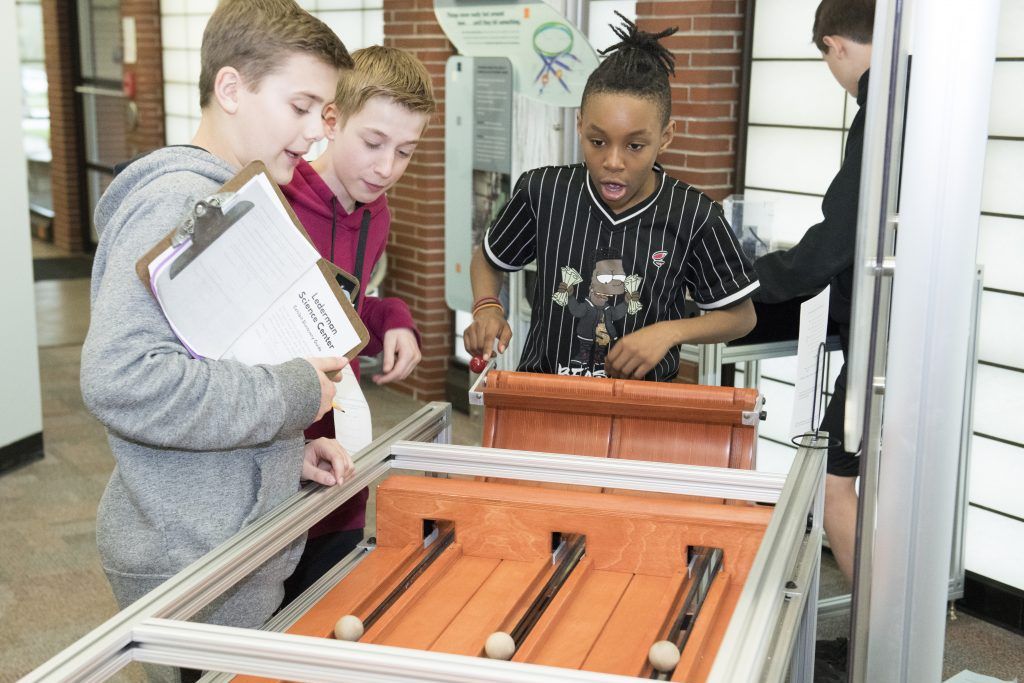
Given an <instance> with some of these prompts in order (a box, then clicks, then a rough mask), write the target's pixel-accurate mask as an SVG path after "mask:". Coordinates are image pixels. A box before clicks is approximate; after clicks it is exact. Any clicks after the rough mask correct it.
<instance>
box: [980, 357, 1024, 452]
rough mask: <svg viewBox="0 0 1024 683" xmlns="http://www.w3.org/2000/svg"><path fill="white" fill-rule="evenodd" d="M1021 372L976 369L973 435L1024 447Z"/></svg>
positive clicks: (981, 367)
mask: <svg viewBox="0 0 1024 683" xmlns="http://www.w3.org/2000/svg"><path fill="white" fill-rule="evenodd" d="M1021 415H1024V372H1016V371H1014V370H1004V369H1003V368H994V367H992V366H990V365H979V366H978V379H977V384H976V385H975V398H974V431H976V432H981V433H982V434H989V435H991V436H995V437H998V438H1000V439H1005V440H1007V441H1012V442H1014V443H1024V420H1022V419H1021Z"/></svg>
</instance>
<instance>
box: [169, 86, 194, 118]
mask: <svg viewBox="0 0 1024 683" xmlns="http://www.w3.org/2000/svg"><path fill="white" fill-rule="evenodd" d="M191 87H192V86H191V85H190V84H188V83H173V82H170V81H166V82H164V111H165V112H166V113H167V115H168V116H188V115H190V114H191V113H192V112H190V111H189V107H188V91H189V88H191Z"/></svg>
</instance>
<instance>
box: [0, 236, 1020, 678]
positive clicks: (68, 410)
mask: <svg viewBox="0 0 1024 683" xmlns="http://www.w3.org/2000/svg"><path fill="white" fill-rule="evenodd" d="M37 255H39V253H37ZM45 255H51V254H45ZM36 305H37V310H38V325H37V327H38V332H39V344H40V367H41V376H42V394H43V427H44V439H45V448H46V457H45V458H44V459H43V460H40V461H37V462H34V463H32V464H30V465H26V466H24V467H22V468H20V469H17V470H15V471H12V472H10V473H8V474H6V475H4V476H0V509H2V510H3V514H2V515H0V543H2V547H0V652H2V653H3V656H2V657H0V682H4V681H13V680H16V679H17V678H19V677H20V676H22V675H24V674H26V673H28V672H29V671H31V670H32V669H33V668H35V667H36V666H38V665H39V664H41V663H43V662H44V661H46V659H48V658H49V657H51V656H52V655H54V654H56V653H57V652H58V651H60V650H61V649H62V648H64V647H66V646H67V645H69V644H71V643H72V642H74V641H75V640H76V639H78V638H79V637H81V636H82V635H84V634H85V633H87V632H88V631H89V630H91V629H92V628H93V627H95V626H97V625H99V624H100V623H101V622H102V621H104V620H105V619H107V618H108V617H109V616H111V615H112V614H114V612H115V610H116V607H115V603H114V599H113V597H112V596H111V594H110V589H109V587H108V585H107V582H106V580H105V578H104V576H103V573H102V571H101V570H100V566H99V560H98V557H97V553H96V545H95V538H94V523H95V513H96V505H97V502H98V501H99V497H100V494H101V493H102V492H103V487H104V486H105V484H106V481H107V478H108V476H109V474H110V471H111V469H112V467H113V460H112V458H111V456H110V452H109V449H108V447H107V443H106V438H105V436H104V432H103V429H102V427H100V426H99V424H97V423H96V421H95V420H93V418H92V417H91V416H90V415H89V414H88V413H87V412H86V410H85V408H84V406H83V404H82V399H81V395H80V392H79V389H78V366H79V356H80V353H81V342H82V340H83V339H84V337H85V332H86V329H87V327H88V280H86V279H58V280H52V281H45V282H37V283H36ZM366 396H367V400H368V401H369V402H370V405H371V408H372V411H373V415H374V432H375V433H380V432H381V431H383V430H385V429H387V428H388V427H390V426H392V425H393V424H394V423H396V422H398V421H399V420H401V419H402V418H404V417H406V416H408V415H409V414H410V413H411V412H413V411H414V410H415V409H416V408H418V407H419V405H421V404H420V403H418V402H417V401H415V400H413V399H411V398H409V397H408V396H405V395H402V394H398V393H395V392H392V391H390V390H388V389H382V388H379V387H375V386H372V385H370V386H368V387H366ZM479 436H480V427H479V422H477V421H473V420H471V419H469V418H468V417H466V416H465V415H462V414H461V413H456V419H455V425H454V435H453V441H454V442H455V443H463V444H469V443H478V442H479ZM843 590H844V587H843V584H842V579H841V577H840V576H839V574H838V572H837V570H836V569H835V564H834V562H833V561H832V559H831V556H830V555H828V554H827V553H826V554H825V556H824V558H823V569H822V595H823V596H828V595H836V594H839V593H841V592H843ZM847 628H848V622H847V620H846V618H844V617H840V618H830V619H827V620H823V621H821V623H820V624H819V637H821V638H834V637H837V636H839V635H843V634H844V632H845V630H846V629H847ZM963 669H970V670H973V671H976V672H979V673H983V674H987V675H989V676H995V677H997V678H1000V679H1003V680H1012V679H1013V678H1014V677H1018V678H1021V679H1024V637H1022V636H1020V635H1017V634H1014V633H1011V632H1009V631H1006V630H1004V629H1001V628H998V627H996V626H992V625H989V624H987V623H985V622H983V621H980V620H978V619H975V618H973V617H970V616H967V615H960V616H959V618H957V619H956V620H955V621H947V630H946V656H945V667H944V674H943V677H944V678H948V677H950V676H952V675H953V674H956V673H958V672H959V671H961V670H963ZM116 680H119V681H138V680H141V670H140V669H138V668H134V667H129V668H128V669H126V670H124V671H122V672H121V673H120V674H119V675H118V676H117V678H116Z"/></svg>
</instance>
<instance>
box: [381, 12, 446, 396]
mask: <svg viewBox="0 0 1024 683" xmlns="http://www.w3.org/2000/svg"><path fill="white" fill-rule="evenodd" d="M384 44H385V45H389V46H392V47H397V48H401V49H403V50H408V51H410V52H412V53H413V54H415V55H416V56H417V57H418V58H419V59H420V60H421V61H422V62H423V63H424V64H425V65H426V67H427V69H428V70H429V71H430V74H431V76H432V77H433V86H434V96H435V97H436V99H437V101H438V111H437V113H436V114H435V115H434V116H433V118H432V119H431V121H430V125H429V126H428V128H427V131H426V133H425V134H424V136H423V139H422V141H421V142H420V144H419V145H418V146H417V147H416V154H415V155H414V156H413V158H412V162H410V164H409V169H408V170H407V171H406V172H405V176H404V177H403V178H402V180H401V182H400V183H399V184H398V186H397V187H395V189H394V190H392V192H391V193H390V194H389V197H388V200H389V202H390V205H391V212H392V222H391V239H390V241H389V243H388V248H387V253H388V277H387V281H386V282H385V287H384V289H385V294H387V295H389V296H398V297H401V298H402V299H404V300H405V301H406V302H407V303H408V304H409V308H410V309H412V315H413V319H414V320H415V321H416V325H417V326H418V327H419V330H420V335H421V348H422V351H423V361H422V362H421V363H420V365H419V367H417V368H416V370H415V371H414V372H413V374H412V375H410V376H409V378H408V379H406V380H405V381H404V382H402V383H401V384H399V385H398V387H397V388H398V389H400V390H402V391H405V392H407V393H410V394H412V395H413V396H415V397H416V398H418V399H421V400H443V399H444V379H445V373H446V372H447V369H448V358H449V357H450V356H451V353H452V351H451V349H452V312H451V311H450V310H449V309H448V306H447V305H446V304H445V302H444V64H445V61H447V59H448V57H450V56H451V55H452V54H454V50H453V48H452V46H451V43H449V42H448V39H447V38H445V36H444V33H442V31H441V27H440V26H439V25H438V24H437V21H436V19H435V18H434V10H433V1H432V0H384Z"/></svg>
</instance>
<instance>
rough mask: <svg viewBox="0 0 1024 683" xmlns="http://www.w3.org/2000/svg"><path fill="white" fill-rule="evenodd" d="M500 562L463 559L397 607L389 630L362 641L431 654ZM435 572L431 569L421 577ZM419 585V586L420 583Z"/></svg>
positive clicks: (465, 556)
mask: <svg viewBox="0 0 1024 683" xmlns="http://www.w3.org/2000/svg"><path fill="white" fill-rule="evenodd" d="M500 562H501V561H500V560H495V559H493V558H490V557H472V556H467V555H462V556H461V557H459V558H457V559H456V560H455V561H454V562H452V563H451V564H450V565H449V566H447V567H444V568H443V571H442V572H441V573H440V575H439V576H438V577H437V579H436V580H434V581H429V586H428V587H427V588H426V589H425V590H423V591H419V592H418V593H417V594H416V595H415V597H414V598H413V599H412V600H410V601H409V602H407V603H406V604H404V605H402V606H398V605H396V607H397V609H396V610H394V611H395V612H396V613H397V614H396V616H395V618H394V619H392V620H391V621H390V623H389V625H388V628H386V629H383V630H381V631H379V632H377V633H373V630H374V629H372V628H371V629H370V630H368V631H367V632H366V635H365V636H364V637H363V638H362V639H360V640H361V641H363V642H368V643H369V642H372V643H377V644H379V645H394V646H396V647H411V648H415V649H417V650H429V649H431V646H432V645H433V644H434V641H436V640H437V638H438V636H440V635H441V634H442V633H443V632H444V631H445V629H446V628H448V625H449V624H451V622H452V621H453V620H454V619H455V617H456V616H458V614H459V612H460V611H462V608H463V607H464V606H465V605H466V603H467V602H469V600H470V598H472V597H473V595H474V594H475V593H476V592H477V590H478V589H479V588H480V586H482V585H483V584H484V582H486V581H487V579H488V577H490V576H491V574H492V573H493V572H494V570H495V569H496V568H497V566H498V564H499V563H500ZM431 570H433V567H431V569H428V570H427V572H425V573H424V576H423V577H421V578H422V579H424V580H429V579H428V577H427V576H426V574H427V573H429V572H430V571H431ZM417 583H419V582H418V581H417Z"/></svg>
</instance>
